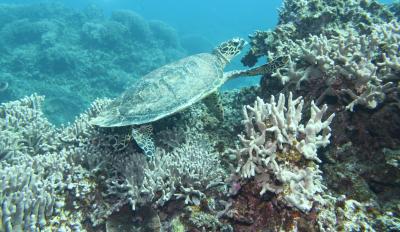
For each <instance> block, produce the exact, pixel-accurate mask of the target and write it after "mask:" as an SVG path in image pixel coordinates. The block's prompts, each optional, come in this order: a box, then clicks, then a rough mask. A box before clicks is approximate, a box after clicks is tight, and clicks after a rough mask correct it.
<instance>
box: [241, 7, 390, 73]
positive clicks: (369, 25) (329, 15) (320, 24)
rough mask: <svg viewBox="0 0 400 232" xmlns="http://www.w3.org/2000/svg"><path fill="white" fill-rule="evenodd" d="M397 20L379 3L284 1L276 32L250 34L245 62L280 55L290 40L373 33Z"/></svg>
mask: <svg viewBox="0 0 400 232" xmlns="http://www.w3.org/2000/svg"><path fill="white" fill-rule="evenodd" d="M393 19H395V16H394V14H393V13H392V12H390V11H389V9H388V8H387V7H386V6H385V5H383V4H380V3H379V2H378V1H376V0H373V1H366V0H351V1H346V0H333V1H326V0H324V1H319V0H309V1H290V0H285V1H283V6H282V7H281V8H280V10H279V22H278V25H277V27H276V28H275V29H274V30H273V31H256V32H255V33H254V34H252V35H250V44H251V46H252V48H251V50H250V51H249V53H248V54H247V55H246V56H245V58H244V59H243V60H242V62H243V63H244V64H245V65H248V66H253V65H255V63H256V62H257V59H258V58H259V57H261V56H264V55H268V54H269V55H268V59H271V56H272V55H273V54H275V55H276V54H277V53H281V52H282V50H280V49H281V48H279V47H280V46H285V45H289V44H290V40H294V41H296V40H302V39H306V38H308V37H310V36H315V35H316V36H319V35H324V36H327V37H328V38H331V37H332V36H337V35H338V33H340V30H343V29H346V28H354V29H355V30H357V31H359V32H360V34H370V32H371V30H373V29H374V28H375V24H376V25H379V24H384V23H387V22H389V21H391V20H393Z"/></svg>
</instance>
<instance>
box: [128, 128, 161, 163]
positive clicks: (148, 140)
mask: <svg viewBox="0 0 400 232" xmlns="http://www.w3.org/2000/svg"><path fill="white" fill-rule="evenodd" d="M132 137H133V139H134V140H135V142H136V144H137V145H138V146H139V147H140V149H142V150H143V152H144V154H145V155H146V156H148V157H151V156H154V154H155V150H156V146H155V145H154V139H153V127H152V126H151V125H149V124H147V125H141V126H139V127H132Z"/></svg>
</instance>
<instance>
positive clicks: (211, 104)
mask: <svg viewBox="0 0 400 232" xmlns="http://www.w3.org/2000/svg"><path fill="white" fill-rule="evenodd" d="M203 103H204V104H205V105H206V107H207V108H208V110H209V111H210V112H211V113H212V114H214V115H215V117H216V118H217V119H218V120H219V121H220V122H222V121H223V120H224V107H223V106H222V103H221V99H220V97H219V94H218V92H213V93H211V94H210V95H208V96H207V97H206V98H204V100H203Z"/></svg>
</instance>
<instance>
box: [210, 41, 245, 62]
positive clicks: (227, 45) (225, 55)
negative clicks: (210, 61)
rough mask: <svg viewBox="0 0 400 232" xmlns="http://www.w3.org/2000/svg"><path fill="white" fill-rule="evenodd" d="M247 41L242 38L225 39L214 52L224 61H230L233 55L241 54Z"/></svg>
mask: <svg viewBox="0 0 400 232" xmlns="http://www.w3.org/2000/svg"><path fill="white" fill-rule="evenodd" d="M246 44H247V42H246V41H245V40H244V39H241V38H233V39H231V40H228V41H225V42H223V43H222V44H220V45H219V46H218V47H216V48H215V49H214V52H213V53H214V54H215V55H217V56H218V58H220V59H221V60H222V62H223V63H225V64H227V63H229V62H230V61H231V60H232V58H233V57H235V56H236V55H237V54H239V53H240V52H241V51H242V49H243V48H244V46H245V45H246Z"/></svg>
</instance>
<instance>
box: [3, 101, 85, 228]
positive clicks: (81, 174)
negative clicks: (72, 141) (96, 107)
mask: <svg viewBox="0 0 400 232" xmlns="http://www.w3.org/2000/svg"><path fill="white" fill-rule="evenodd" d="M43 101H44V97H43V96H38V95H32V96H29V97H25V98H23V99H21V100H20V101H14V102H9V103H4V104H2V105H1V106H0V128H1V130H0V133H1V136H0V144H1V149H2V150H1V153H2V157H1V158H2V159H1V160H0V167H1V168H0V172H1V173H0V176H1V179H0V186H1V189H0V203H1V205H2V208H1V210H0V217H1V218H2V220H1V223H0V230H2V231H37V230H43V231H47V230H50V228H53V229H55V228H57V229H60V230H62V229H72V228H74V229H75V230H79V228H81V225H80V218H79V217H76V215H77V214H70V212H69V210H67V209H66V208H65V207H66V205H67V196H68V192H69V191H71V192H75V195H74V197H77V196H79V195H80V194H83V193H85V191H86V190H85V188H88V187H89V186H90V185H89V184H88V183H86V184H85V183H83V180H84V179H85V178H86V177H87V176H86V174H85V171H83V170H82V169H80V168H79V167H78V166H75V165H73V162H71V161H70V160H69V158H70V157H69V154H68V153H67V152H66V151H65V149H63V148H62V144H61V143H60V141H59V137H58V134H59V133H58V132H57V130H56V128H55V127H54V126H53V125H51V124H50V123H49V122H48V121H47V119H46V118H44V116H43V113H42V111H41V107H42V104H43ZM74 189H75V190H74ZM77 198H79V197H77ZM71 199H72V198H71Z"/></svg>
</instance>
